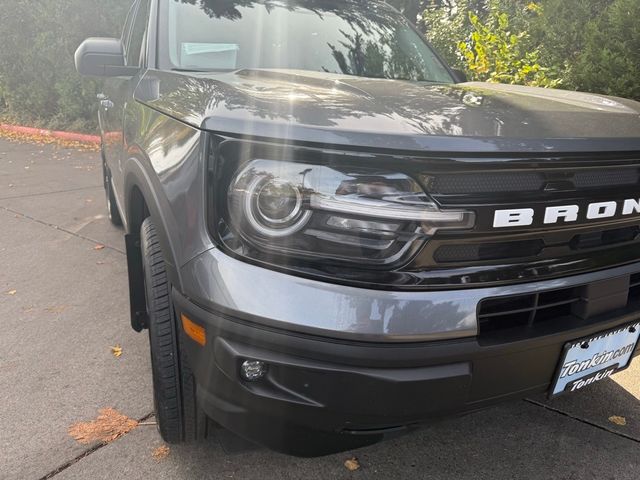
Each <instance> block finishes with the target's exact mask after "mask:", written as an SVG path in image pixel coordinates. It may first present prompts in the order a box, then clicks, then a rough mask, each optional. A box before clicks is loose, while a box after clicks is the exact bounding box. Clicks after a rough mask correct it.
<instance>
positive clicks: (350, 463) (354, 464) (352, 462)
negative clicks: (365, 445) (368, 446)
mask: <svg viewBox="0 0 640 480" xmlns="http://www.w3.org/2000/svg"><path fill="white" fill-rule="evenodd" d="M344 466H345V467H346V469H347V470H349V471H350V472H355V471H356V470H358V469H359V468H360V463H359V462H358V459H357V458H356V457H353V458H350V459H349V460H347V461H346V462H344Z"/></svg>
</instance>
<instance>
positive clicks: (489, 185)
mask: <svg viewBox="0 0 640 480" xmlns="http://www.w3.org/2000/svg"><path fill="white" fill-rule="evenodd" d="M427 183H428V186H429V191H430V192H431V193H434V194H436V195H437V194H441V195H463V194H477V193H490V192H495V193H508V192H520V191H536V190H541V189H542V188H543V187H544V185H545V178H544V175H542V174H541V173H536V172H522V173H474V174H458V175H450V174H446V175H439V176H437V177H430V178H429V179H428V181H427Z"/></svg>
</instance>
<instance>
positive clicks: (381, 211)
mask: <svg viewBox="0 0 640 480" xmlns="http://www.w3.org/2000/svg"><path fill="white" fill-rule="evenodd" d="M473 223H474V214H473V212H468V211H451V210H447V211H442V210H439V209H438V207H437V205H436V204H435V203H434V202H433V201H432V200H431V199H430V198H429V196H428V195H427V194H426V193H425V192H424V190H423V189H422V188H421V187H420V185H419V184H418V183H417V182H416V181H415V180H413V179H412V178H411V177H409V176H407V175H404V174H401V173H393V172H389V171H380V170H375V169H365V168H354V167H337V166H335V165H332V166H327V165H317V164H309V163H297V162H290V161H281V160H268V159H255V160H251V161H249V162H248V163H245V164H244V165H243V166H241V167H240V168H239V170H238V171H237V172H236V173H235V174H233V175H232V178H231V181H230V183H229V186H228V193H227V208H226V212H225V213H224V215H223V218H222V222H221V223H220V224H219V228H220V231H219V234H220V237H221V239H222V241H223V242H224V243H225V245H226V246H227V247H229V248H230V249H231V250H233V251H234V252H236V253H238V254H240V255H242V256H245V257H249V258H253V259H255V260H263V261H267V262H269V263H273V264H281V265H282V264H287V263H292V262H293V263H295V262H297V261H302V262H305V263H308V262H311V263H322V264H323V265H325V266H326V265H327V264H332V263H334V264H335V263H337V264H344V263H345V262H348V263H350V264H353V263H357V264H358V265H359V266H360V267H377V268H384V269H392V268H395V267H397V266H400V265H402V264H404V263H406V262H407V261H409V260H410V259H411V258H412V257H413V255H414V254H415V253H416V252H417V251H419V249H420V248H421V247H422V246H423V245H424V243H425V242H426V241H428V239H429V238H430V237H431V236H432V235H434V234H435V233H436V232H437V231H438V230H443V229H466V228H470V227H472V226H473ZM283 266H284V265H283Z"/></svg>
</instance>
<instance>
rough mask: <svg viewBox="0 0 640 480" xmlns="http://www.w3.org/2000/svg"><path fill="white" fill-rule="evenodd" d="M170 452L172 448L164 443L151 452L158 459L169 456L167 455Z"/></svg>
mask: <svg viewBox="0 0 640 480" xmlns="http://www.w3.org/2000/svg"><path fill="white" fill-rule="evenodd" d="M169 452H171V449H170V448H169V447H167V446H166V445H162V446H160V447H158V448H156V449H155V450H154V451H153V453H152V454H151V456H152V457H153V458H155V459H156V460H162V459H163V458H167V455H169Z"/></svg>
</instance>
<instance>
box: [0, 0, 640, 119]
mask: <svg viewBox="0 0 640 480" xmlns="http://www.w3.org/2000/svg"><path fill="white" fill-rule="evenodd" d="M131 1H132V0H0V11H2V18H1V20H0V38H2V40H3V45H2V49H0V118H3V119H5V120H6V119H7V118H9V119H10V120H12V121H15V122H20V123H26V124H32V125H42V126H47V127H54V128H72V129H80V130H92V129H95V127H96V108H97V105H96V104H97V102H96V101H95V95H96V94H97V93H98V92H99V91H100V90H101V83H100V81H98V80H92V79H86V78H81V77H80V76H79V75H78V74H76V72H75V69H74V65H73V53H74V51H75V49H76V47H77V46H78V45H79V43H80V42H81V41H82V40H83V39H84V38H86V37H88V36H118V35H119V34H120V30H121V28H122V24H123V21H124V16H125V14H126V11H127V10H128V8H129V6H130V4H131ZM182 1H185V2H189V3H196V2H205V3H207V4H210V5H211V11H212V13H213V14H217V13H220V11H222V12H223V13H224V12H226V11H227V10H228V9H229V8H230V7H229V5H231V6H233V5H235V4H237V3H250V2H251V1H252V0H239V2H238V1H236V0H182ZM327 1H328V0H327ZM388 1H389V3H391V4H392V5H394V6H395V7H397V8H398V9H400V10H401V11H402V12H403V13H404V14H405V15H406V16H407V17H408V18H409V19H410V20H412V21H416V20H419V21H418V26H419V28H420V29H422V30H423V31H424V33H425V34H426V36H427V37H428V39H429V40H430V42H431V43H432V44H433V45H434V46H435V47H436V49H437V50H438V51H439V52H440V53H441V54H442V55H443V56H444V57H445V59H446V60H448V61H449V63H451V64H452V65H453V66H454V67H456V68H462V69H465V70H466V71H467V73H468V74H469V76H470V77H471V78H473V79H478V80H489V81H500V82H508V83H519V84H527V85H540V86H548V87H554V86H555V87H557V86H559V87H561V88H568V89H576V90H583V91H588V92H597V93H605V94H610V95H619V96H624V97H629V98H635V99H638V100H640V27H639V26H638V25H640V1H638V0H589V1H586V0H388ZM333 2H335V0H331V2H330V3H333ZM308 3H309V4H310V5H311V4H315V3H317V4H318V5H325V3H326V2H325V1H324V0H308ZM368 48H372V47H368ZM356 60H357V59H355V58H346V57H345V59H344V61H345V65H346V66H347V67H349V68H355V67H357V66H358V63H357V61H356ZM354 66H355V67H354ZM367 68H369V67H367ZM356 70H357V68H356Z"/></svg>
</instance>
